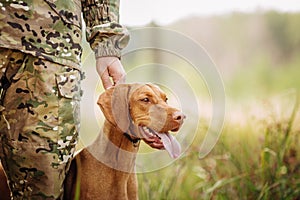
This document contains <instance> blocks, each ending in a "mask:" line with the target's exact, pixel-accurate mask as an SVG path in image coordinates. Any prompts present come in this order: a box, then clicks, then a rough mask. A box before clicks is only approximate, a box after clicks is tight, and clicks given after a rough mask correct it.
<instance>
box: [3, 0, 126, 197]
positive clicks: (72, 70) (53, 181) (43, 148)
mask: <svg viewBox="0 0 300 200" xmlns="http://www.w3.org/2000/svg"><path fill="white" fill-rule="evenodd" d="M118 9H119V1H118V0H110V1H109V0H81V1H80V0H72V1H71V0H23V1H18V0H0V158H1V162H2V165H3V167H4V169H5V172H6V175H7V177H8V180H9V186H10V189H11V192H12V194H11V195H12V198H13V199H62V198H63V181H64V178H65V175H66V172H67V170H68V168H69V164H70V158H72V156H73V153H74V149H75V145H76V143H77V137H78V132H79V122H80V121H79V101H80V97H81V89H80V81H81V78H82V77H81V67H80V58H81V53H82V48H81V45H80V43H81V40H82V38H81V37H82V33H81V31H82V30H81V29H82V21H81V13H83V19H84V20H85V23H86V37H87V38H86V39H87V41H88V42H89V43H90V45H91V48H92V49H93V51H94V52H95V57H96V69H97V71H98V73H99V75H100V77H101V79H102V83H103V85H104V88H108V87H110V86H111V85H113V84H117V83H118V82H122V81H124V77H125V71H124V69H123V66H122V64H121V62H120V60H119V58H120V57H121V53H120V51H121V50H122V49H123V48H124V47H125V46H126V45H127V43H128V40H129V35H128V32H127V30H126V28H125V27H123V26H121V25H120V24H119V23H118V20H119V16H118ZM109 77H112V79H113V83H111V82H110V78H109Z"/></svg>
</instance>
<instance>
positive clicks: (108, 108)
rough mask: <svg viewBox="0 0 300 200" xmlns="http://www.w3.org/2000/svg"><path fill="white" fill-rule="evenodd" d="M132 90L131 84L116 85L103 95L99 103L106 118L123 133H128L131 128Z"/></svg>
mask: <svg viewBox="0 0 300 200" xmlns="http://www.w3.org/2000/svg"><path fill="white" fill-rule="evenodd" d="M130 89H131V85H130V84H119V85H116V86H114V87H111V88H109V89H107V90H106V91H105V92H104V93H102V94H101V95H100V97H99V99H98V102H97V104H98V105H99V106H100V108H101V110H102V112H103V114H104V116H105V118H106V119H107V120H108V121H109V122H110V123H112V124H114V125H115V126H118V127H119V129H121V130H122V131H123V132H127V131H128V129H129V126H130V114H129V105H128V104H129V93H130Z"/></svg>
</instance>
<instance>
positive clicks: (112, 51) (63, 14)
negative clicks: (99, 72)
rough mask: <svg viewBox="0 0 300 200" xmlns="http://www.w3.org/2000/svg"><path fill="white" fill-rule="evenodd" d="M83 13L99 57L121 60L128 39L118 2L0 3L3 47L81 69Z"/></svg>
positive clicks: (28, 0)
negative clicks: (120, 20) (111, 57)
mask: <svg viewBox="0 0 300 200" xmlns="http://www.w3.org/2000/svg"><path fill="white" fill-rule="evenodd" d="M81 13H83V19H84V21H85V23H86V39H87V41H88V42H89V43H90V45H91V48H92V49H93V51H94V52H95V54H96V57H98V56H117V57H120V51H121V49H122V48H124V47H125V46H126V45H127V43H128V40H129V35H128V32H127V30H126V28H125V27H123V26H121V25H120V24H119V23H118V21H119V0H22V1H17V0H0V47H4V48H10V49H18V50H21V51H23V52H25V53H30V54H33V55H34V56H37V57H41V58H44V59H46V60H49V61H51V62H56V63H59V64H62V65H68V66H71V67H75V68H80V59H81V54H82V47H81V41H82V20H81V19H82V18H81Z"/></svg>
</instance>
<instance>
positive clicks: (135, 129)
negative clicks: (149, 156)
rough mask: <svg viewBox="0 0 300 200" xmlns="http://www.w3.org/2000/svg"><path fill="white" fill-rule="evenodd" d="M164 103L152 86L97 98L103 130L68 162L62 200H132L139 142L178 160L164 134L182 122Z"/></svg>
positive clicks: (111, 90)
mask: <svg viewBox="0 0 300 200" xmlns="http://www.w3.org/2000/svg"><path fill="white" fill-rule="evenodd" d="M166 101H167V97H166V94H165V93H163V92H162V91H161V90H160V89H159V87H157V86H155V85H153V84H120V85H117V86H114V87H112V88H109V89H108V90H106V91H105V92H104V93H103V94H101V95H100V97H99V100H98V105H99V106H100V108H101V110H102V112H103V114H104V116H105V118H106V120H105V122H104V126H103V130H102V131H101V132H100V134H99V135H98V137H97V139H96V140H95V141H94V142H93V143H92V144H91V145H90V146H88V147H86V148H84V149H82V150H81V151H80V152H79V153H78V154H77V155H76V156H75V158H74V159H73V160H72V163H71V167H70V170H69V173H68V175H67V178H66V181H65V195H64V198H65V199H67V200H71V199H81V200H98V199H104V200H106V199H107V200H135V199H138V193H137V179H136V175H135V173H134V169H135V159H136V153H137V151H138V149H139V144H140V140H141V139H142V140H144V141H145V142H146V143H147V144H148V145H150V146H151V147H153V148H157V149H166V150H167V151H168V153H169V154H170V156H171V157H173V158H176V157H178V156H179V154H180V145H179V143H178V142H177V141H176V139H175V138H174V137H173V136H172V135H170V134H169V131H178V130H179V128H180V127H181V125H182V123H183V120H184V118H185V116H184V115H183V114H182V113H181V112H180V111H179V110H177V109H175V108H173V107H170V106H169V105H168V104H167V103H166ZM0 185H1V183H0ZM0 195H1V194H0Z"/></svg>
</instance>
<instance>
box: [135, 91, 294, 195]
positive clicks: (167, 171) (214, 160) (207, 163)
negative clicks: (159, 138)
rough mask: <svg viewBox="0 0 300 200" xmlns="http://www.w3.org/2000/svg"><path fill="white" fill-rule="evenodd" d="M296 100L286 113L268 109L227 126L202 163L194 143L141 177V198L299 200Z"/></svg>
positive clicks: (197, 147) (283, 108) (285, 109)
mask: <svg viewBox="0 0 300 200" xmlns="http://www.w3.org/2000/svg"><path fill="white" fill-rule="evenodd" d="M296 96H297V95H296ZM297 97H298V96H297ZM297 97H296V98H295V99H296V100H295V101H290V102H292V103H290V104H288V106H289V109H287V108H285V107H281V108H280V110H281V111H282V112H283V113H285V114H281V115H278V114H276V113H274V112H273V111H272V107H271V106H265V107H264V109H266V110H265V111H264V112H265V113H266V114H265V117H263V118H254V117H253V116H245V117H247V123H246V124H234V123H230V122H229V123H227V125H226V126H225V127H224V130H223V132H222V135H221V137H220V139H219V142H218V143H217V145H216V146H215V148H214V149H213V151H212V152H211V153H210V154H209V155H208V156H206V157H205V158H204V159H199V157H198V156H199V152H198V150H199V143H198V142H194V143H193V145H192V146H191V148H190V149H189V150H188V151H187V152H186V153H185V154H184V156H182V157H181V158H180V159H179V160H177V161H176V162H175V163H173V164H172V165H170V166H168V167H166V168H164V169H162V170H157V171H154V172H151V173H144V174H139V175H138V179H139V196H140V199H142V200H152V199H170V200H175V199H185V200H188V199H204V200H205V199H220V200H227V199H228V200H232V199H238V200H241V199H245V200H246V199H247V200H248V199H257V200H269V199H275V200H277V199H280V200H281V199H282V200H294V199H300V157H299V154H300V140H299V136H300V126H299V118H300V116H299V114H298V113H299V98H297ZM287 110H290V112H288V111H287ZM268 113H269V114H268ZM203 127H204V126H203ZM200 131H205V130H200Z"/></svg>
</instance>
